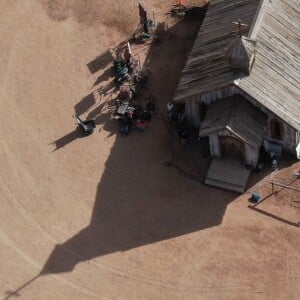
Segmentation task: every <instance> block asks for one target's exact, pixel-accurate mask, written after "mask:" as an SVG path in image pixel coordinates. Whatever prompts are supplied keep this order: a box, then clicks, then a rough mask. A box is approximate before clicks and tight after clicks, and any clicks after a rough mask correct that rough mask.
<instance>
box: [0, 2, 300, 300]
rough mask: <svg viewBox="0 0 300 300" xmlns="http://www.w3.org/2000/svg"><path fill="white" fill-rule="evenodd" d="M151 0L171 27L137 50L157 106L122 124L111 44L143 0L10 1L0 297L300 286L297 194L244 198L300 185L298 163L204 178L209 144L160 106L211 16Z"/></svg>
mask: <svg viewBox="0 0 300 300" xmlns="http://www.w3.org/2000/svg"><path fill="white" fill-rule="evenodd" d="M201 2H202V1H200V0H198V1H193V4H195V5H200V4H201ZM144 3H145V5H146V7H148V8H149V9H150V10H151V9H153V10H154V11H155V13H156V18H157V21H159V22H161V23H162V24H164V25H163V26H162V28H163V30H162V32H161V39H160V41H159V42H156V43H153V44H147V45H143V44H140V45H134V46H133V50H134V51H135V53H139V54H140V56H141V58H142V60H143V61H144V62H145V66H147V67H149V68H150V70H151V72H152V77H151V80H150V83H149V87H148V88H147V90H146V91H144V94H143V97H146V96H147V95H150V94H153V95H154V96H155V97H156V98H157V100H158V104H159V107H160V110H159V113H158V114H157V116H156V117H155V118H154V120H153V121H152V123H151V126H150V128H149V129H148V130H147V131H145V132H139V131H133V132H132V134H131V135H130V136H129V137H126V138H124V137H122V136H120V135H119V134H118V124H117V122H116V120H114V119H113V116H112V111H113V97H114V95H115V93H116V90H115V89H114V85H113V83H112V72H111V63H112V60H111V54H110V49H113V48H115V47H117V46H118V45H119V44H120V43H122V42H124V41H126V40H128V37H129V36H130V34H131V33H132V32H133V31H134V29H135V27H136V25H137V24H138V15H137V1H132V0H130V1H129V0H128V1H109V0H81V1H75V0H52V1H51V0H27V1H22V0H2V1H1V2H0V36H1V43H0V98H1V101H0V111H1V118H0V170H1V172H0V179H1V184H0V199H1V202H0V297H1V299H14V298H15V297H17V299H28V300H46V299H49V300H50V299H51V300H53V299H62V300H66V299H70V300H71V299H72V300H73V299H101V300H102V299H122V300H123V299H124V300H125V299H126V300H127V299H128V300H135V299H139V300H140V299H147V300H148V299H153V300H154V299H155V300H156V299H161V300H163V299H172V300H177V299H178V300H179V299H184V300H190V299H299V294H300V234H299V222H300V197H299V194H297V193H296V192H292V191H286V190H283V191H280V193H279V194H278V195H277V196H270V197H268V198H267V199H266V200H265V201H264V202H262V203H261V204H260V205H258V206H257V207H256V208H255V209H250V208H249V207H248V205H249V202H248V198H249V196H250V194H251V193H252V192H253V191H259V192H260V193H261V194H262V195H263V197H267V196H268V195H269V193H270V190H271V188H270V185H269V184H268V180H270V178H276V179H277V180H280V181H282V182H286V183H291V182H292V181H294V182H292V185H293V186H295V187H300V182H298V181H295V179H294V178H293V174H294V172H296V171H298V170H299V169H300V164H299V163H296V162H293V161H290V160H287V162H285V163H283V164H282V165H281V168H280V170H278V171H275V172H273V173H270V172H265V173H263V174H259V175H255V176H253V177H252V178H251V180H250V183H249V189H248V191H247V193H245V194H244V195H241V196H239V195H237V194H234V193H231V192H227V191H223V190H219V189H215V188H212V187H209V186H205V185H204V184H203V179H204V176H205V173H206V170H207V168H208V165H209V157H208V154H207V149H203V147H202V146H201V145H199V144H197V143H195V144H192V145H187V146H184V145H180V144H179V143H178V141H177V139H176V136H174V133H173V131H172V128H171V127H170V124H169V122H168V120H167V119H166V118H165V114H164V113H165V104H166V103H167V102H168V101H169V100H170V99H172V95H173V93H174V91H175V88H176V84H177V82H178V80H179V77H180V72H181V70H182V68H183V66H184V63H185V60H186V58H187V55H188V53H189V50H190V48H191V46H192V43H193V37H194V35H195V33H196V32H197V28H198V26H199V25H200V23H201V17H200V18H197V19H195V18H192V17H191V18H188V19H187V20H181V21H178V20H175V19H172V18H171V17H170V16H169V15H166V12H168V10H169V9H170V7H171V4H173V1H169V0H166V1H158V0H152V1H150V0H147V1H146V0H145V1H144ZM143 97H142V98H143ZM143 99H144V98H143ZM143 99H141V101H144V100H143ZM74 112H76V113H78V114H80V115H82V116H83V117H92V118H94V119H95V121H96V124H97V130H96V132H95V133H94V134H93V135H91V136H89V137H84V138H81V135H80V133H79V132H78V130H76V126H75V121H74V119H73V117H72V116H73V115H74ZM168 161H172V162H173V164H171V165H170V164H169V165H167V164H166V162H168Z"/></svg>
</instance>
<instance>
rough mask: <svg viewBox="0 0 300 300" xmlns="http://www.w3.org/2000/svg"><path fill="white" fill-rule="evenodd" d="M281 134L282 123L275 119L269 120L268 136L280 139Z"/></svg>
mask: <svg viewBox="0 0 300 300" xmlns="http://www.w3.org/2000/svg"><path fill="white" fill-rule="evenodd" d="M282 136H283V129H282V124H281V123H280V122H279V121H278V120H276V119H273V120H271V121H270V137H271V138H272V139H276V140H282Z"/></svg>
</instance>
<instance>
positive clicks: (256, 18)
mask: <svg viewBox="0 0 300 300" xmlns="http://www.w3.org/2000/svg"><path fill="white" fill-rule="evenodd" d="M299 20H300V7H299V1H298V0H280V1H279V0H212V1H211V2H210V4H209V7H208V11H207V13H206V17H205V19H204V22H203V23H202V26H201V29H200V31H199V33H198V35H197V37H196V39H195V42H194V46H193V49H192V51H191V53H190V55H189V57H188V60H187V63H186V65H185V67H184V69H183V72H182V77H181V79H180V82H179V84H178V87H177V89H176V92H175V96H174V101H175V102H179V103H183V102H184V103H185V113H186V116H187V120H188V122H189V123H190V124H191V125H192V126H194V127H197V128H199V136H200V137H209V143H210V152H211V156H212V157H214V158H220V159H221V158H226V157H227V156H231V157H232V156H234V157H235V158H236V159H237V160H239V161H240V162H241V163H242V164H243V165H249V166H252V167H256V165H257V162H258V159H259V150H260V147H261V145H262V144H264V145H265V146H266V147H270V148H271V149H275V150H274V151H277V150H278V151H281V150H284V151H287V152H290V153H293V154H295V155H296V148H297V146H298V145H299V142H300V88H299V87H300V30H299ZM272 147H273V148H272ZM298 147H299V146H298ZM298 149H299V148H298ZM220 167H221V166H220ZM212 168H213V166H212ZM215 168H217V165H215ZM224 176H225V177H226V176H227V175H226V174H224ZM237 177H238V176H237ZM207 181H209V180H208V179H207ZM208 183H209V182H208ZM230 184H233V185H234V183H230ZM230 184H229V185H230ZM244 186H245V184H244ZM223 187H224V186H223ZM225 188H226V186H225ZM229 188H230V187H229ZM243 188H244V187H243ZM243 188H236V189H235V190H239V191H242V190H243ZM232 189H234V188H232Z"/></svg>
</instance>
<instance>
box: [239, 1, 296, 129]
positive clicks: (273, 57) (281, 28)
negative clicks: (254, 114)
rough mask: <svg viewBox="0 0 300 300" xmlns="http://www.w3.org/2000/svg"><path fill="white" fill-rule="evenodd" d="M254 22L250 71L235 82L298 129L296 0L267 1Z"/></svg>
mask: <svg viewBox="0 0 300 300" xmlns="http://www.w3.org/2000/svg"><path fill="white" fill-rule="evenodd" d="M257 26H258V29H257V33H254V34H255V35H254V34H253V37H254V38H255V39H256V41H257V44H256V50H255V53H256V54H255V62H254V64H253V67H252V70H251V73H250V75H249V76H248V77H244V78H242V79H240V80H237V81H236V82H235V84H236V85H237V86H238V87H239V88H241V89H242V90H243V91H244V92H246V93H247V94H249V95H250V96H251V97H252V98H254V99H256V100H257V101H258V102H259V103H261V104H262V105H263V106H265V107H266V108H267V109H269V110H270V111H272V112H273V113H274V114H276V115H277V116H278V117H280V118H281V119H282V120H284V121H285V122H286V123H287V124H289V125H290V126H292V127H294V128H295V129H297V130H299V131H300V2H299V0H280V1H279V0H276V1H272V2H269V1H268V4H267V7H266V11H265V13H264V16H263V17H262V20H261V22H260V24H257ZM250 34H251V33H250Z"/></svg>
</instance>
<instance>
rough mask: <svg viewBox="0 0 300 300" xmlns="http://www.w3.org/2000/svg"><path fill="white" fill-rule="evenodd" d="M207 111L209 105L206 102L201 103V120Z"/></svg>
mask: <svg viewBox="0 0 300 300" xmlns="http://www.w3.org/2000/svg"><path fill="white" fill-rule="evenodd" d="M206 112H207V105H206V104H205V103H204V102H200V103H199V115H200V120H201V121H203V120H204V118H205V116H206Z"/></svg>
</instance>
